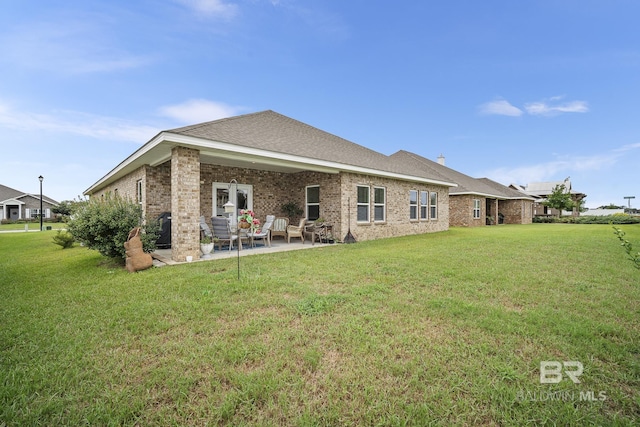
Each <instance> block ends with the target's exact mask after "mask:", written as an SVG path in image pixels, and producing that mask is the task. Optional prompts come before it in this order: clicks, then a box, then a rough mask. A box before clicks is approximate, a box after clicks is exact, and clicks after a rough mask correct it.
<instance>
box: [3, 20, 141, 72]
mask: <svg viewBox="0 0 640 427" xmlns="http://www.w3.org/2000/svg"><path fill="white" fill-rule="evenodd" d="M0 61H5V62H7V63H9V64H10V66H11V67H15V66H16V65H22V66H25V67H29V68H33V69H42V70H46V71H47V72H63V73H94V72H112V71H118V70H127V69H132V68H139V67H142V66H146V65H148V64H149V63H151V62H152V61H153V59H152V58H151V57H150V56H148V55H135V54H132V53H131V52H128V51H126V50H123V49H121V48H119V47H117V46H116V44H115V41H114V40H111V37H110V36H109V35H108V29H107V28H105V25H104V24H103V23H102V22H100V20H94V21H92V22H91V24H89V23H87V22H82V21H81V20H80V18H78V19H77V20H67V21H65V22H59V23H56V24H55V25H54V24H51V23H31V24H29V25H28V26H23V27H19V29H18V30H17V31H14V32H11V33H8V34H7V35H5V36H3V37H2V38H0Z"/></svg>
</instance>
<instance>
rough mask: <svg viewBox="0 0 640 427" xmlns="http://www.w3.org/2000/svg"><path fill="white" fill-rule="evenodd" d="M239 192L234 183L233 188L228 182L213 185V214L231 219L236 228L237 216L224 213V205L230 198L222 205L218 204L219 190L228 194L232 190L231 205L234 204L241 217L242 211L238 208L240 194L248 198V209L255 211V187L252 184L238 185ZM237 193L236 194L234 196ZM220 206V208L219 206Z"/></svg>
mask: <svg viewBox="0 0 640 427" xmlns="http://www.w3.org/2000/svg"><path fill="white" fill-rule="evenodd" d="M237 189H238V190H237V191H235V190H236V184H235V183H232V184H231V186H229V183H228V182H214V183H213V185H212V195H211V204H212V206H211V212H212V215H213V216H224V217H227V218H230V219H231V225H232V226H234V227H235V223H236V218H237V215H234V214H233V213H226V212H225V211H224V208H223V207H222V205H224V203H226V201H227V200H228V196H227V198H226V199H225V200H224V201H223V202H222V203H220V204H219V203H217V201H218V190H222V192H223V193H224V192H226V193H227V194H228V193H229V190H231V196H232V197H231V203H233V204H234V205H235V207H236V213H237V214H238V215H239V214H240V209H241V208H239V207H238V197H237V196H238V193H239V192H243V193H245V195H246V198H247V209H250V210H253V185H250V184H238V185H237ZM234 192H235V194H234ZM218 205H220V206H218Z"/></svg>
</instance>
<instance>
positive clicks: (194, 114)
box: [160, 99, 244, 124]
mask: <svg viewBox="0 0 640 427" xmlns="http://www.w3.org/2000/svg"><path fill="white" fill-rule="evenodd" d="M242 110H244V108H243V107H232V106H230V105H226V104H224V103H221V102H214V101H208V100H206V99H189V100H187V101H185V102H183V103H181V104H176V105H167V106H164V107H161V108H160V114H161V115H163V116H165V117H170V118H172V119H174V120H177V121H179V122H181V123H184V124H193V123H201V122H209V121H212V120H217V119H222V118H225V117H230V116H234V115H237V114H238V113H239V112H241V111H242Z"/></svg>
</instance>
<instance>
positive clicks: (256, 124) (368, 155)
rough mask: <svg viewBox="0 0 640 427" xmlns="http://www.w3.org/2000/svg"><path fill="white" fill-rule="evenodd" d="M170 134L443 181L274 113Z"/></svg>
mask: <svg viewBox="0 0 640 427" xmlns="http://www.w3.org/2000/svg"><path fill="white" fill-rule="evenodd" d="M167 132H169V133H175V134H180V135H186V136H192V137H196V138H202V139H208V140H212V141H219V142H225V143H228V144H234V145H239V146H244V147H250V148H257V149H262V150H268V151H272V152H277V153H282V154H289V155H295V156H302V157H307V158H311V159H317V160H325V161H330V162H335V163H340V164H344V165H352V166H360V167H366V168H371V169H376V170H380V171H387V172H394V173H401V174H407V175H415V176H418V177H421V178H427V179H438V180H442V177H441V176H440V175H438V174H431V173H430V172H431V171H425V170H424V169H420V168H418V169H415V170H413V169H410V168H407V165H405V164H402V163H398V162H396V161H395V160H394V159H393V158H392V157H390V156H386V155H384V154H382V153H379V152H377V151H374V150H371V149H369V148H366V147H363V146H362V145H358V144H356V143H354V142H351V141H348V140H346V139H344V138H341V137H338V136H336V135H333V134H331V133H328V132H325V131H323V130H320V129H317V128H315V127H313V126H310V125H308V124H306V123H303V122H300V121H298V120H295V119H292V118H290V117H287V116H284V115H282V114H279V113H276V112H275V111H271V110H267V111H262V112H258V113H252V114H245V115H241V116H236V117H230V118H225V119H220V120H215V121H211V122H206V123H200V124H196V125H191V126H185V127H181V128H177V129H172V130H168V131H167ZM444 181H446V182H448V181H447V180H444Z"/></svg>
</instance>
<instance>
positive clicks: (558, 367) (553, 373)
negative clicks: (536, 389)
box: [540, 360, 583, 384]
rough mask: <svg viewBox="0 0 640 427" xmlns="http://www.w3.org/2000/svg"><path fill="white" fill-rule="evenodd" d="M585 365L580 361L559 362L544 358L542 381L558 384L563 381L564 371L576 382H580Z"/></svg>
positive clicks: (541, 371)
mask: <svg viewBox="0 0 640 427" xmlns="http://www.w3.org/2000/svg"><path fill="white" fill-rule="evenodd" d="M582 371H583V366H582V363H580V362H557V361H555V360H543V361H542V362H540V383H541V384H557V383H559V382H560V381H562V377H563V373H564V375H566V376H567V377H569V379H570V380H571V381H573V383H574V384H580V380H579V379H578V377H579V376H580V375H582Z"/></svg>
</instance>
